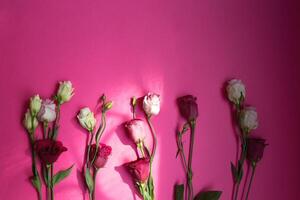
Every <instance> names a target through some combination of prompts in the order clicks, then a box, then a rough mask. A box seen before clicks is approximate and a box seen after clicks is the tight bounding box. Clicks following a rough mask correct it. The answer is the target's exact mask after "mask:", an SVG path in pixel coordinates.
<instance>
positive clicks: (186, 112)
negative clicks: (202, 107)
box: [177, 95, 198, 121]
mask: <svg viewBox="0 0 300 200" xmlns="http://www.w3.org/2000/svg"><path fill="white" fill-rule="evenodd" d="M196 100H197V98H196V97H194V96H192V95H186V96H182V97H179V98H178V99H177V103H178V106H179V111H180V114H181V115H182V117H184V118H185V119H186V120H188V121H190V120H193V119H196V118H197V117H198V105H197V102H196Z"/></svg>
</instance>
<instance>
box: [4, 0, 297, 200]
mask: <svg viewBox="0 0 300 200" xmlns="http://www.w3.org/2000/svg"><path fill="white" fill-rule="evenodd" d="M298 11H299V5H298V3H296V1H292V0H291V1H287V0H275V1H274V0H252V1H240V0H227V1H222V0H219V1H218V0H201V1H200V0H199V1H196V0H194V1H191V0H185V1H179V0H169V1H158V0H152V1H141V0H139V1H121V0H119V1H96V0H90V1H87V0H85V1H83V0H81V1H74V0H59V1H58V0H51V1H37V0H27V1H21V0H19V1H18V0H1V1H0V66H1V68H0V74H1V80H0V83H1V85H0V91H1V100H0V105H1V106H2V107H1V115H0V122H1V142H0V152H1V156H0V167H1V169H0V178H1V187H0V199H9V200H16V199H22V200H32V199H35V198H36V193H35V191H34V189H33V188H32V186H31V185H30V183H29V182H28V177H29V176H30V175H31V158H30V154H29V152H30V151H29V148H28V143H27V135H26V133H25V131H24V129H23V127H22V125H21V119H22V117H23V113H24V110H25V108H26V103H27V99H28V98H29V97H30V96H31V95H33V94H36V93H39V94H40V95H41V96H42V97H43V98H46V97H49V96H51V95H52V94H53V93H54V91H55V88H56V83H57V82H58V81H59V80H71V81H72V82H73V84H74V87H75V93H76V94H75V96H74V98H73V99H72V101H71V102H69V103H67V104H65V105H63V107H62V116H61V122H62V126H61V131H60V134H59V140H61V141H63V143H64V145H65V146H66V147H68V151H67V152H66V153H64V154H63V155H62V156H61V158H60V160H59V161H58V163H57V164H56V165H55V171H57V170H59V169H62V168H66V167H68V166H69V165H71V164H73V163H74V164H75V167H74V170H73V172H72V174H71V175H70V177H68V179H66V180H65V181H63V182H62V183H61V184H59V185H58V186H57V187H56V188H55V197H56V199H61V200H69V199H72V200H81V199H84V197H83V196H84V195H83V192H84V191H83V190H82V184H81V183H80V181H81V180H80V169H81V166H82V160H83V153H84V148H85V142H86V134H85V132H84V130H83V129H82V128H81V127H80V126H79V125H78V123H77V121H76V119H75V116H76V114H77V112H78V110H79V109H80V108H81V107H82V106H85V105H87V106H90V107H91V108H94V107H95V105H96V102H97V99H98V98H99V96H100V95H101V94H102V93H103V92H105V93H106V94H107V96H108V97H109V98H110V99H112V100H113V101H114V102H115V104H114V108H113V110H111V111H110V112H109V115H108V126H107V131H106V132H105V135H104V137H103V142H106V143H108V144H109V145H111V146H112V147H113V154H112V157H111V159H110V160H109V162H108V163H107V166H106V168H105V169H103V170H101V171H100V173H99V174H98V179H97V181H98V185H97V194H96V195H97V196H98V197H99V198H98V199H103V200H104V199H111V200H120V199H122V200H132V199H139V198H138V197H136V194H135V193H133V192H132V191H131V189H132V188H133V184H132V182H131V179H130V177H129V175H128V174H127V173H125V171H124V168H122V167H120V166H121V165H122V163H124V162H126V161H129V160H132V159H134V155H135V154H134V151H133V149H132V148H131V145H132V144H131V143H130V141H129V140H128V139H127V138H126V137H125V133H124V131H123V129H122V127H121V124H122V122H124V121H126V120H128V119H130V107H129V105H128V103H129V98H130V97H131V96H132V95H136V96H142V95H143V94H145V93H146V92H147V91H155V92H157V93H160V94H161V97H162V108H161V113H160V114H159V116H157V117H155V119H154V125H155V127H156V129H157V133H158V141H159V148H158V155H157V157H156V160H155V184H156V194H157V199H158V200H169V199H172V193H173V185H174V183H176V182H183V181H184V173H183V170H182V168H181V165H180V161H179V160H178V159H175V154H176V142H175V133H174V131H175V129H176V126H177V123H178V120H179V119H180V118H179V116H178V111H177V108H176V105H175V98H176V97H178V96H179V95H183V94H187V93H190V94H193V95H195V96H197V97H198V103H199V110H200V116H199V119H198V124H197V134H196V141H195V151H194V163H193V167H194V171H195V172H194V187H195V190H196V191H200V190H203V189H219V190H223V191H224V193H223V195H222V198H221V199H224V200H227V199H230V195H231V189H232V178H231V173H230V161H233V160H234V159H235V155H236V151H237V145H236V141H235V136H234V134H233V127H232V123H231V113H230V106H229V104H228V102H227V100H226V99H225V98H224V95H223V90H222V88H223V85H224V82H225V81H226V80H228V79H230V78H232V77H237V78H240V79H242V80H243V81H244V82H245V84H246V86H247V92H248V93H247V103H248V104H251V105H254V106H256V107H257V111H258V112H259V118H260V126H259V128H258V129H257V131H255V134H256V135H259V136H262V137H264V138H267V139H268V142H269V143H270V146H268V147H267V149H266V152H265V157H264V159H263V161H262V162H261V163H260V164H259V166H258V168H257V174H256V177H255V179H254V186H253V190H252V193H251V197H250V199H255V200H265V199H272V200H274V199H278V200H282V199H300V192H299V188H298V187H299V184H298V181H299V179H300V172H299V168H300V162H299V154H298V153H299V147H298V144H299V139H300V137H299V112H300V107H299V105H298V103H299V102H300V95H299V88H298V87H299V76H300V70H299V58H298V57H299V34H300V31H299V27H300V26H299V19H300V17H299V14H298V13H297V12H298ZM296 50H298V51H296ZM97 117H98V118H99V116H97ZM185 143H188V140H187V138H185ZM86 199H87V198H86Z"/></svg>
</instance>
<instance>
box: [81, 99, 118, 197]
mask: <svg viewBox="0 0 300 200" xmlns="http://www.w3.org/2000/svg"><path fill="white" fill-rule="evenodd" d="M100 103H101V106H100V111H101V122H100V125H99V127H98V130H97V131H94V129H95V127H96V122H97V120H96V118H95V116H94V113H93V112H92V111H91V110H90V109H89V108H88V107H85V108H82V109H81V110H80V112H79V114H78V115H77V119H78V121H79V123H80V125H81V126H82V127H83V128H85V129H86V130H88V132H89V133H90V134H88V140H89V144H88V145H87V146H86V149H87V151H86V154H85V158H86V159H85V163H84V170H83V173H84V178H85V183H86V186H87V189H88V192H89V197H90V200H94V199H95V187H96V176H97V173H98V170H99V169H101V168H103V167H104V166H105V164H106V162H107V160H108V157H109V155H110V154H111V152H112V148H111V147H110V146H108V145H106V144H103V143H100V139H101V136H102V134H103V133H104V131H105V127H106V112H107V111H109V110H110V109H111V108H112V106H113V102H112V101H107V100H106V96H105V95H104V94H103V95H102V96H101V98H100ZM94 132H96V133H94ZM94 140H95V144H93V142H94Z"/></svg>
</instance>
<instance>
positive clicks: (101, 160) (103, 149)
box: [90, 143, 112, 169]
mask: <svg viewBox="0 0 300 200" xmlns="http://www.w3.org/2000/svg"><path fill="white" fill-rule="evenodd" d="M96 148H97V147H96V144H93V145H92V146H91V151H90V162H92V159H93V158H94V156H95V153H96V159H95V161H94V163H93V165H94V167H96V168H97V169H99V168H103V167H104V166H105V164H106V162H107V160H108V157H109V156H110V155H111V151H112V148H111V147H110V146H108V145H106V144H103V143H100V144H99V146H98V149H97V150H96Z"/></svg>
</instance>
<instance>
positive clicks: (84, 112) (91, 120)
mask: <svg viewBox="0 0 300 200" xmlns="http://www.w3.org/2000/svg"><path fill="white" fill-rule="evenodd" d="M77 118H78V120H79V123H80V124H81V126H82V127H83V128H85V129H87V130H88V131H89V132H92V131H93V130H94V128H95V125H96V122H97V121H96V118H95V117H94V113H93V112H92V111H91V110H90V109H89V108H88V107H85V108H82V109H81V110H80V112H79V114H78V115H77Z"/></svg>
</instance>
